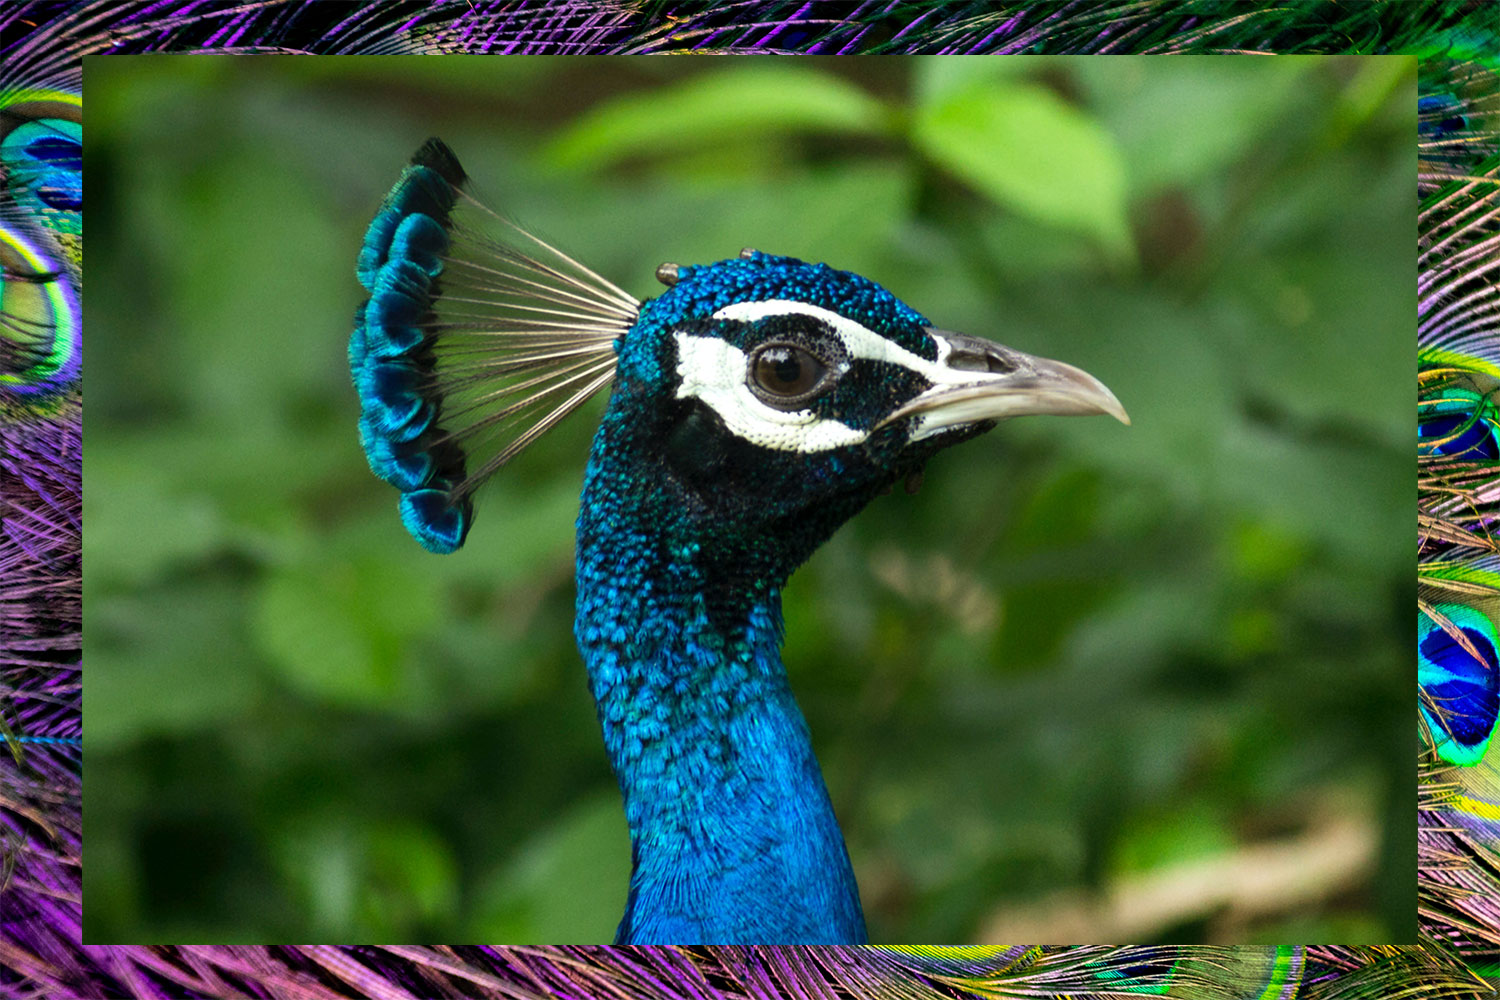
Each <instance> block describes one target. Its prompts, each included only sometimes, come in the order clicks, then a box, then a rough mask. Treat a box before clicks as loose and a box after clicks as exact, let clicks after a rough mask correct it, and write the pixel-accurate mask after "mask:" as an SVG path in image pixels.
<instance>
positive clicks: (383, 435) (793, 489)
mask: <svg viewBox="0 0 1500 1000" xmlns="http://www.w3.org/2000/svg"><path fill="white" fill-rule="evenodd" d="M466 186H467V177H466V175H465V173H464V171H463V169H462V168H461V167H460V166H459V165H458V161H457V158H456V157H454V155H453V153H452V152H451V151H450V150H449V149H448V148H447V147H446V146H444V145H443V144H442V143H441V142H439V141H437V140H430V141H429V142H428V143H427V144H426V145H424V146H423V147H422V149H421V150H419V151H418V153H417V155H416V157H414V159H413V164H412V166H410V167H408V168H407V170H406V172H405V173H404V174H403V175H402V178H401V180H400V181H399V182H398V183H397V185H396V187H395V188H393V189H392V191H391V193H390V194H389V195H388V196H387V198H386V201H385V203H384V204H383V205H382V207H381V211H380V213H379V214H378V215H377V216H376V218H375V220H374V222H372V223H371V225H370V228H369V231H368V233H367V234H366V238H365V245H364V249H363V250H362V252H361V255H360V263H359V268H358V273H359V277H360V280H361V281H362V282H363V283H364V284H365V287H366V288H367V289H369V290H370V293H371V294H370V298H369V300H368V302H366V303H365V304H363V305H362V306H361V307H360V309H359V311H358V313H357V316H356V323H355V331H354V335H353V337H352V338H351V342H350V362H351V366H352V369H353V374H354V381H355V385H356V387H357V388H358V390H359V393H360V398H361V402H362V404H363V406H362V417H361V430H362V435H363V439H364V443H365V450H366V454H367V456H368V457H369V459H370V464H371V468H372V469H374V471H375V472H376V474H377V475H380V476H381V477H382V478H385V479H387V480H388V481H390V482H392V483H393V484H394V485H396V486H397V487H398V488H399V489H400V490H401V491H402V500H401V513H402V519H403V521H404V522H405V523H406V526H407V528H408V529H409V530H410V531H411V532H412V534H413V535H414V536H416V538H417V539H418V541H420V542H421V543H422V544H423V545H424V546H426V547H427V548H429V549H432V550H433V551H438V552H447V551H452V550H453V549H456V548H457V547H458V546H459V545H460V544H462V542H463V539H464V537H465V535H466V533H467V531H468V529H469V525H470V523H471V521H472V508H471V506H470V499H469V498H470V496H471V495H472V493H473V492H474V490H475V488H477V486H478V485H479V484H480V483H481V482H483V480H484V479H486V478H487V477H488V476H489V475H491V474H492V473H493V472H494V471H495V470H496V469H498V468H499V467H500V466H502V465H503V464H505V463H506V462H508V461H509V460H510V459H511V458H513V457H514V456H515V455H516V454H518V453H519V452H520V451H521V450H522V449H524V448H525V447H526V446H527V445H529V444H530V443H531V442H532V441H534V440H536V438H537V437H539V436H540V435H541V434H542V433H544V432H545V431H546V430H547V429H548V428H549V427H551V426H553V425H555V424H556V423H557V422H558V421H559V420H561V419H562V418H563V417H564V416H566V415H567V414H568V413H570V412H572V411H573V410H575V409H576V408H577V407H578V406H580V405H581V404H582V403H583V402H585V401H586V400H587V399H588V398H589V397H590V396H592V395H593V394H594V393H595V392H597V391H599V390H600V389H603V388H604V387H605V386H608V385H610V384H611V383H613V391H612V392H611V395H610V402H609V406H608V408H607V409H606V412H605V415H604V418H603V421H602V424H601V428H600V432H599V434H598V436H597V437H596V440H595V447H594V455H593V459H592V461H591V464H590V473H589V475H590V483H591V485H592V484H599V486H600V489H599V492H600V494H601V497H602V498H603V499H602V500H601V502H605V503H606V505H607V506H611V507H618V505H619V504H620V503H623V502H625V501H630V502H631V503H633V504H634V505H635V508H636V510H635V513H636V514H637V516H647V517H650V518H652V519H653V523H656V524H659V525H661V526H662V527H663V529H664V530H667V531H668V532H670V533H672V534H674V535H676V536H678V537H680V538H683V539H685V540H699V539H701V540H703V541H704V542H705V543H706V544H708V545H710V546H713V545H718V544H722V545H726V546H729V547H730V548H732V549H733V550H734V553H735V554H742V553H743V549H744V547H745V546H746V545H753V544H754V542H753V540H756V539H764V538H766V537H768V535H769V536H771V537H776V538H782V539H787V541H786V542H785V544H784V545H782V546H781V549H782V550H783V551H782V552H781V556H780V559H779V561H780V562H786V561H787V560H788V559H790V560H791V561H792V565H795V563H796V562H798V561H800V559H801V558H805V556H806V555H807V554H808V553H809V552H810V551H811V548H812V547H815V546H816V545H817V544H818V543H819V542H821V540H822V539H823V538H825V537H826V536H827V535H828V533H829V532H831V531H832V529H833V528H834V527H837V525H838V524H840V523H842V522H843V521H844V520H845V519H847V518H848V517H849V516H851V515H852V514H853V513H854V512H856V511H857V510H859V509H860V508H861V507H862V506H864V505H865V504H866V503H867V502H868V501H869V500H870V499H871V498H872V497H873V496H875V495H876V494H877V493H879V492H881V491H882V490H885V489H888V488H889V487H890V486H891V485H892V484H893V483H894V482H896V481H898V480H899V479H902V478H904V477H907V476H910V475H911V474H913V473H915V472H918V471H920V469H921V468H922V465H923V463H924V462H925V461H926V460H927V459H928V458H929V457H930V456H931V455H932V454H933V453H934V452H936V451H938V450H940V449H942V448H944V447H947V446H948V445H951V444H954V443H956V442H958V441H961V440H964V439H966V438H968V437H972V436H973V435H975V434H978V433H981V432H982V431H984V430H987V429H989V428H990V427H992V426H994V424H995V422H996V421H998V420H1001V419H1005V418H1008V417H1014V416H1020V415H1023V414H1028V413H1055V414H1088V413H1099V414H1109V415H1112V416H1114V417H1117V418H1118V419H1120V420H1122V421H1125V422H1127V423H1128V422H1129V421H1128V418H1127V417H1126V416H1125V411H1124V409H1123V408H1122V407H1121V406H1120V403H1119V401H1118V400H1116V399H1115V397H1114V395H1113V394H1112V393H1111V392H1110V391H1109V390H1108V389H1106V388H1105V387H1104V385H1103V384H1102V383H1100V382H1099V381H1098V380H1097V379H1095V378H1094V377H1093V376H1091V375H1089V374H1087V373H1086V372H1083V371H1081V370H1079V369H1077V368H1074V367H1072V366H1070V365H1066V364H1063V363H1061V362H1057V361H1049V360H1047V359H1044V358H1038V357H1034V356H1032V355H1028V354H1024V353H1022V352H1020V351H1017V350H1013V349H1011V348H1008V347H1003V346H1001V345H999V344H995V343H991V342H989V341H986V340H981V339H979V338H976V337H971V336H965V335H962V334H957V333H952V332H948V331H945V330H940V329H936V328H934V327H933V326H932V324H931V323H929V322H928V321H927V320H926V319H925V318H924V317H923V316H922V315H921V314H920V313H918V312H917V311H916V310H914V309H912V308H911V307H910V306H908V305H907V304H906V303H904V302H902V301H901V300H900V299H898V298H896V296H894V295H892V294H891V293H890V292H889V291H887V290H886V289H884V288H882V287H881V286H880V285H878V284H876V283H875V282H873V281H871V280H869V279H868V278H864V277H862V276H860V275H857V274H851V273H849V272H846V271H838V270H835V269H833V268H831V267H829V266H827V265H826V264H809V263H806V262H804V261H801V260H797V259H795V258H791V257H780V256H775V255H772V254H766V253H760V252H759V251H755V250H745V251H743V252H742V253H741V254H740V255H739V256H738V257H735V258H731V259H728V260H723V261H719V262H717V263H714V264H706V265H701V266H678V265H673V264H666V265H662V267H661V268H659V269H658V271H657V276H658V278H659V279H660V280H661V281H662V282H663V283H664V284H666V285H667V289H666V291H665V292H663V293H662V294H661V295H660V296H658V297H657V298H655V299H651V300H648V301H645V302H641V301H639V300H637V299H635V298H634V297H633V296H630V295H629V294H628V293H626V292H624V291H622V290H620V289H619V288H618V287H617V286H615V285H613V284H612V283H610V282H608V281H607V280H606V279H604V278H602V277H600V276H599V275H597V274H595V273H594V272H592V271H590V270H588V269H587V268H585V267H584V266H583V265H581V264H579V263H578V262H577V261H575V260H574V259H573V258H571V257H568V256H567V255H566V254H563V253H562V252H561V251H558V250H556V249H555V248H553V247H552V246H550V245H549V244H547V243H545V242H543V241H541V240H540V239H538V238H536V237H534V236H532V235H531V234H529V233H527V232H526V231H525V230H523V229H521V228H520V227H519V226H517V225H515V224H514V223H512V222H509V221H508V220H505V219H504V218H502V217H500V216H498V215H496V214H495V213H493V212H490V211H489V210H488V209H486V208H484V206H483V205H482V204H480V203H479V202H478V201H477V200H475V199H474V198H473V197H472V196H470V195H469V194H468V193H467V192H466V190H465V188H466ZM462 212H467V213H470V214H472V215H477V216H478V218H477V221H478V223H480V225H477V226H476V225H475V224H474V223H473V222H470V221H467V220H465V219H463V218H461V217H460V213H462ZM496 229H501V230H507V231H508V232H509V233H511V234H513V235H512V236H511V237H510V238H509V239H504V238H502V239H497V238H495V236H494V235H493V233H494V231H495V230H496ZM516 236H519V237H520V238H522V239H524V240H526V241H530V242H531V243H532V244H534V245H535V246H537V247H539V248H541V249H540V252H536V251H525V250H521V249H518V248H517V246H516V245H515V242H516V240H515V237H516ZM611 498H612V499H611ZM788 568H789V567H788Z"/></svg>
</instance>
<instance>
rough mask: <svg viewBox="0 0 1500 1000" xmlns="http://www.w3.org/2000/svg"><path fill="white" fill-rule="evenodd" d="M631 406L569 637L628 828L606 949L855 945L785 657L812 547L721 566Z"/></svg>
mask: <svg viewBox="0 0 1500 1000" xmlns="http://www.w3.org/2000/svg"><path fill="white" fill-rule="evenodd" d="M631 397H632V393H631V391H630V388H629V386H628V383H627V384H626V385H624V386H617V387H616V390H615V398H614V399H613V400H612V401H611V406H610V410H609V412H608V413H606V415H605V419H604V421H603V423H602V424H601V426H600V429H599V434H598V436H597V437H596V439H595V443H594V450H593V453H592V455H591V456H590V460H589V466H588V473H587V477H586V480H585V484H584V493H583V500H582V508H581V511H580V514H579V519H578V550H577V559H578V567H577V570H578V572H577V579H578V608H577V612H578V613H577V624H576V626H575V631H576V633H577V638H578V645H579V649H580V650H581V652H582V654H583V658H584V663H585V665H586V666H587V668H588V673H589V681H590V684H591V686H592V689H593V693H594V698H595V701H596V702H597V705H598V711H599V720H600V723H601V725H602V727H603V730H604V741H605V746H606V748H607V750H608V752H609V756H610V761H611V763H612V764H613V766H614V769H615V774H616V776H617V777H618V778H619V781H620V790H621V792H622V793H623V795H624V799H625V813H626V819H627V820H628V822H629V826H630V836H631V847H632V854H633V859H634V871H633V873H632V876H631V883H630V901H629V904H628V906H627V908H626V912H625V918H624V920H623V921H622V922H621V924H620V929H619V934H618V937H617V943H620V944H647V943H673V944H703V943H765V944H792V943H863V942H864V941H865V940H866V935H865V927H864V917H863V915H862V913H861V911H860V905H859V895H858V890H857V888H856V886H855V882H854V873H853V871H852V869H851V867H850V864H849V856H848V853H847V851H846V850H845V848H844V841H843V837H842V836H841V834H840V833H839V828H838V823H837V821H836V820H835V819H834V814H833V807H832V805H831V803H830V802H829V799H828V792H827V789H826V788H825V787H824V784H823V777H822V774H821V772H820V771H819V769H818V764H817V761H816V760H815V759H814V757H813V752H812V745H811V743H810V741H809V738H808V731H807V726H806V723H805V722H804V721H803V718H802V713H801V712H800V711H799V710H798V708H797V705H796V702H795V701H794V700H793V698H792V693H791V690H790V688H789V686H788V684H787V677H786V671H785V668H784V667H783V666H782V663H781V656H780V645H781V632H782V628H781V598H780V591H781V586H782V585H783V583H784V582H785V580H786V576H787V575H788V574H789V573H790V572H791V569H792V568H793V567H795V565H796V564H797V563H798V562H800V561H801V558H802V557H803V556H804V555H805V553H804V552H803V551H801V550H802V548H803V547H804V545H805V544H807V543H803V544H799V545H798V546H796V548H795V551H789V552H784V553H783V552H779V551H778V550H777V548H776V546H774V545H767V546H766V549H765V550H763V553H762V554H763V555H765V558H763V559H759V560H757V559H747V558H745V557H744V553H743V551H741V549H740V547H739V546H733V545H731V546H730V549H731V550H732V551H733V553H734V554H733V556H732V557H731V558H729V559H723V558H716V556H715V551H716V550H717V549H719V548H721V547H722V545H723V544H724V539H719V538H715V537H714V536H713V534H712V531H711V530H706V529H705V526H704V521H703V519H702V516H701V515H702V512H701V510H700V511H694V510H693V507H694V502H695V501H694V498H693V497H692V496H691V495H690V494H688V493H684V492H683V491H682V490H681V489H680V486H679V484H678V483H677V482H676V480H675V478H674V476H673V475H672V474H671V472H670V471H669V470H668V469H667V468H664V467H663V465H662V461H663V460H662V458H661V456H660V454H659V445H653V444H652V443H651V442H652V441H653V440H656V441H658V442H659V438H655V439H654V431H653V428H652V427H651V426H650V421H649V420H648V419H646V415H645V414H644V413H642V412H640V410H639V409H638V408H637V407H635V406H633V405H631V403H632V400H631ZM636 398H637V399H639V398H640V397H636ZM643 424H644V425H645V426H643ZM627 470H628V471H627ZM818 540H821V539H818ZM811 544H813V545H815V544H816V541H813V542H811ZM809 551H810V549H809ZM766 552H769V555H766Z"/></svg>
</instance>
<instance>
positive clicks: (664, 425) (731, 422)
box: [605, 249, 1128, 561]
mask: <svg viewBox="0 0 1500 1000" xmlns="http://www.w3.org/2000/svg"><path fill="white" fill-rule="evenodd" d="M657 275H658V278H659V279H660V280H662V281H663V282H664V283H665V284H667V285H668V286H669V287H668V288H667V290H666V291H665V292H664V293H663V294H662V295H661V296H659V297H658V298H655V299H652V300H650V301H647V302H645V303H644V304H643V305H642V306H641V309H640V313H639V318H638V319H637V321H636V322H635V323H634V324H633V325H632V326H631V328H630V329H629V331H628V332H627V333H626V334H625V335H624V336H623V337H621V338H620V339H619V340H618V341H617V349H618V364H617V368H616V373H615V380H616V382H615V385H616V388H615V391H614V393H613V395H612V398H611V402H610V408H609V410H608V412H607V413H606V415H605V435H606V436H614V437H616V438H617V439H619V440H621V441H629V442H631V448H632V449H633V453H634V454H637V455H639V454H641V453H645V454H648V455H649V464H653V465H655V466H656V467H657V468H658V469H659V472H660V474H663V475H664V477H665V479H666V480H668V481H669V482H670V483H671V489H670V490H669V492H671V493H672V494H673V496H672V500H673V501H674V503H673V505H672V509H671V510H663V511H662V512H661V514H662V517H663V519H667V520H670V519H675V518H680V517H683V516H688V517H692V518H693V519H694V520H696V521H699V522H701V523H699V524H698V525H697V526H696V530H697V531H698V532H699V533H700V534H702V535H703V536H704V537H706V538H710V539H720V538H722V539H726V540H733V539H737V538H761V539H763V538H765V532H766V531H767V530H768V529H774V530H775V532H776V536H777V537H779V538H800V537H801V536H802V535H804V534H805V535H806V546H816V544H818V542H820V541H821V540H822V538H823V537H826V535H827V533H828V531H831V530H832V528H833V527H836V526H837V525H838V524H839V523H841V522H842V521H843V520H845V519H847V518H848V517H849V516H850V515H852V514H853V513H854V512H855V511H857V510H858V509H859V508H860V507H862V506H864V505H865V504H866V503H867V502H868V501H869V500H870V499H871V498H872V497H874V496H875V495H877V494H878V493H880V492H883V491H887V490H889V489H890V487H891V486H892V484H893V483H895V482H896V481H898V480H901V479H903V478H908V477H911V476H912V475H914V474H916V473H918V472H920V470H921V468H922V466H923V464H924V463H925V462H926V461H927V459H928V458H929V457H930V456H931V455H932V454H933V453H935V452H937V451H939V450H941V449H943V448H946V447H948V446H949V445H952V444H955V443H957V442H959V441H962V440H965V439H967V438H970V437H973V436H974V435H976V434H979V433H981V432H983V431H985V430H988V429H989V428H991V427H993V426H994V425H995V422H996V421H998V420H1001V419H1005V418H1008V417H1014V416H1021V415H1024V414H1031V413H1054V414H1088V413H1100V414H1109V415H1112V416H1114V417H1117V418H1118V419H1120V420H1122V421H1125V422H1127V423H1128V418H1127V417H1126V415H1125V410H1124V409H1123V408H1122V407H1121V405H1120V403H1119V401H1118V400H1117V399H1116V398H1115V397H1114V395H1113V394H1112V393H1111V392H1110V391H1109V390H1108V389H1107V388H1105V387H1104V385H1103V384H1102V383H1101V382H1099V381H1098V380H1097V379H1095V378H1094V377H1093V376H1091V375H1089V374H1088V373H1086V372H1084V371H1082V370H1080V369H1078V368H1075V367H1073V366H1071V365H1067V364H1063V363H1061V362H1058V361H1051V360H1047V359H1045V358H1039V357H1035V356H1033V355H1029V354H1025V353H1022V352H1020V351H1017V350H1014V349H1012V348H1009V347H1004V346H1002V345H1000V344H995V343H992V342H990V341H986V340H981V339H979V338H977V337H971V336H966V335H963V334H959V333H953V332H950V331H947V330H941V329H937V328H935V327H934V326H933V325H932V324H931V323H930V322H929V321H928V320H927V319H926V318H924V317H923V316H922V315H921V314H920V313H918V312H917V311H916V310H914V309H913V308H911V307H910V306H909V305H907V304H906V303H905V302H903V301H901V300H900V299H898V298H897V297H896V296H895V295H893V294H891V292H889V291H887V290H886V289H885V288H883V287H881V286H880V285H878V284H876V283H875V282H873V281H871V280H869V279H868V278H865V277H862V276H861V275H858V274H852V273H850V272H847V271H839V270H835V269H834V268H832V267H829V266H828V265H826V264H809V263H806V262H804V261H801V260H797V259H795V258H792V257H782V256H776V255H774V254H768V253H762V252H760V251H757V250H751V249H746V250H744V251H742V252H741V253H740V255H739V256H738V257H737V258H732V259H729V260H723V261H719V262H717V263H713V264H706V265H700V266H679V265H675V264H664V265H662V267H661V268H659V269H658V271H657ZM684 494H685V495H684ZM684 511H685V512H686V513H685V514H684V513H682V512H684ZM804 528H806V529H807V530H806V531H804V530H803V529H804ZM806 546H800V545H793V546H792V547H793V548H798V549H800V548H804V547H806ZM806 554H807V553H806V552H804V551H799V552H794V553H791V558H792V559H793V560H794V561H800V558H803V557H805V556H806Z"/></svg>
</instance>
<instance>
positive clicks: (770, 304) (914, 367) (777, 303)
mask: <svg viewBox="0 0 1500 1000" xmlns="http://www.w3.org/2000/svg"><path fill="white" fill-rule="evenodd" d="M789 314H790V315H799V316H807V317H809V318H811V319H815V320H818V321H819V322H821V323H824V324H826V325H827V326H829V327H831V328H832V329H833V332H834V333H835V334H837V335H838V338H839V339H840V340H842V341H843V342H844V349H845V350H847V351H848V352H849V356H850V357H851V358H863V359H864V360H866V361H884V362H886V363H888V364H893V365H900V366H901V367H903V368H906V369H909V370H911V371H913V372H916V373H917V374H918V375H920V376H922V377H923V378H925V379H926V380H927V381H928V382H931V383H932V384H933V385H962V384H965V383H968V382H972V381H974V373H973V372H967V371H957V370H954V369H952V368H949V367H948V366H947V364H946V363H945V362H946V361H947V358H948V355H949V354H950V353H951V352H952V350H953V348H952V346H951V345H950V344H949V343H948V342H947V341H946V340H944V339H943V338H942V337H941V336H938V335H937V334H932V333H929V334H928V335H929V336H931V337H932V339H933V341H934V342H935V343H936V344H937V349H938V356H937V360H936V361H928V360H927V359H926V358H924V357H922V356H920V355H918V354H913V353H912V352H911V351H908V350H907V349H906V348H904V347H902V346H900V345H899V344H897V343H896V342H895V341H893V340H891V339H889V338H887V337H882V336H881V335H880V334H878V333H876V332H875V331H874V330H871V329H870V328H869V327H866V326H863V325H861V324H859V323H856V322H855V321H854V320H852V319H849V318H848V317H847V316H840V315H839V314H838V313H836V312H833V311H831V310H828V309H824V308H822V307H821V306H814V305H809V304H808V303H806V302H793V301H792V300H790V299H767V300H765V301H763V302H734V303H731V304H730V305H727V306H725V307H724V308H723V309H720V310H719V311H718V312H716V313H714V319H733V320H739V321H741V322H744V323H753V322H755V321H756V320H760V319H765V318H766V317H768V316H786V315H789Z"/></svg>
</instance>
